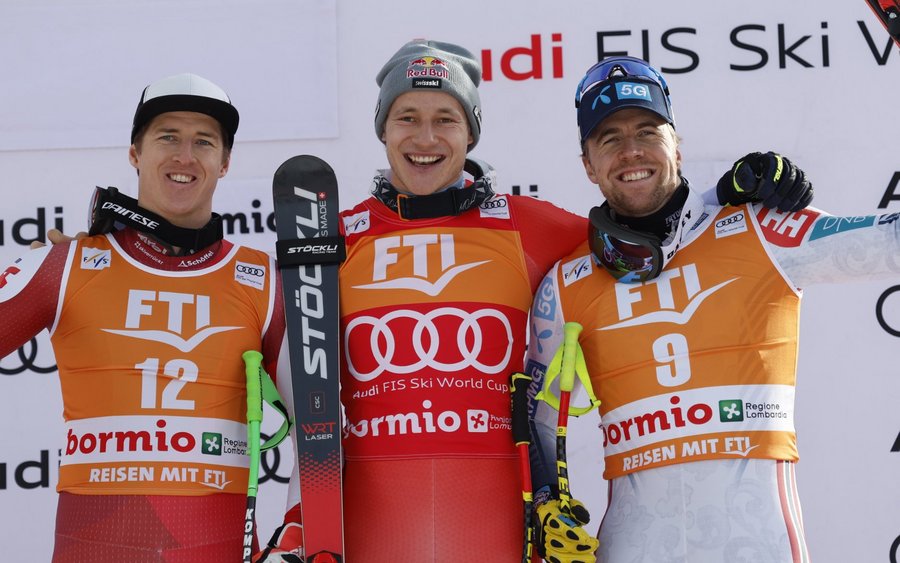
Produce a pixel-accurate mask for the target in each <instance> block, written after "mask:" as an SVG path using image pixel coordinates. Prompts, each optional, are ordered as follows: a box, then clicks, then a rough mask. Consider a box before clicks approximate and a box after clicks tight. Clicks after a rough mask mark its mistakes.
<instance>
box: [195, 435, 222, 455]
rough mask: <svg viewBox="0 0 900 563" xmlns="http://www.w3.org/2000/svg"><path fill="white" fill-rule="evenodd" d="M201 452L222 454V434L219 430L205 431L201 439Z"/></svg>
mask: <svg viewBox="0 0 900 563" xmlns="http://www.w3.org/2000/svg"><path fill="white" fill-rule="evenodd" d="M200 452H201V453H204V454H206V455H222V435H221V434H219V433H217V432H204V433H203V437H202V438H201V440H200Z"/></svg>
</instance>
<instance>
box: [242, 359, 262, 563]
mask: <svg viewBox="0 0 900 563" xmlns="http://www.w3.org/2000/svg"><path fill="white" fill-rule="evenodd" d="M242 357H243V359H244V369H245V373H246V375H247V453H248V454H249V455H250V475H249V477H248V479H247V511H246V512H245V513H244V544H243V546H242V547H243V551H242V556H243V563H251V560H252V559H251V558H252V557H253V537H254V535H255V534H256V491H257V488H258V487H259V450H260V446H259V424H260V422H261V421H262V417H263V410H262V357H263V356H262V354H260V353H259V352H257V351H256V350H248V351H246V352H244V353H243V355H242Z"/></svg>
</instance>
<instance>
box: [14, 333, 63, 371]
mask: <svg viewBox="0 0 900 563" xmlns="http://www.w3.org/2000/svg"><path fill="white" fill-rule="evenodd" d="M37 355H38V344H37V338H32V339H31V340H29V341H28V343H27V344H25V345H24V346H22V347H21V348H19V349H18V350H17V351H16V353H14V354H10V355H9V356H7V357H6V358H5V360H6V361H4V362H0V374H2V375H17V374H20V373H23V372H26V371H31V372H34V373H53V372H55V371H56V365H55V364H53V365H50V366H48V367H43V366H39V365H37V364H35V360H36V359H37ZM0 359H2V358H0ZM4 365H6V366H9V365H14V366H16V367H4Z"/></svg>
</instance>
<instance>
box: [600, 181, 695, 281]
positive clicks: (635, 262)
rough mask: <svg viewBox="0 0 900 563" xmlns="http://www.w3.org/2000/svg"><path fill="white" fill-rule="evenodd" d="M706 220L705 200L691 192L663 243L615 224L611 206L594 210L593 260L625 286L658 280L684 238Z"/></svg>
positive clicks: (642, 232) (651, 236)
mask: <svg viewBox="0 0 900 563" xmlns="http://www.w3.org/2000/svg"><path fill="white" fill-rule="evenodd" d="M703 217H705V213H704V211H703V200H702V198H700V196H698V195H696V194H694V193H693V192H690V193H689V194H688V199H687V201H686V202H685V204H684V207H683V208H682V209H681V216H680V217H679V218H678V220H677V222H676V225H675V228H674V229H673V231H672V232H671V233H670V234H669V236H668V237H666V239H665V240H662V239H660V237H658V236H656V235H655V234H653V233H648V232H644V231H638V230H635V229H632V228H630V227H628V226H626V225H622V224H621V223H618V222H616V220H615V218H613V211H612V208H610V206H609V203H608V202H603V204H602V205H600V206H599V207H594V208H593V209H591V212H590V214H589V215H588V218H589V219H590V225H589V226H588V243H589V245H590V248H591V254H593V256H594V260H595V261H596V262H597V263H598V264H599V265H601V266H603V268H605V269H606V271H607V272H609V273H610V275H612V277H614V278H616V280H618V281H620V282H624V283H639V282H644V281H649V280H652V279H654V278H655V277H657V276H658V275H659V274H660V272H662V271H663V269H665V267H666V265H667V264H668V263H669V261H671V260H672V258H673V257H674V256H675V252H676V251H677V250H678V249H679V248H680V247H681V244H682V242H683V240H684V237H685V235H686V233H687V232H688V231H690V230H691V228H692V227H693V226H694V225H696V224H697V223H699V222H700V220H701V219H702V218H703Z"/></svg>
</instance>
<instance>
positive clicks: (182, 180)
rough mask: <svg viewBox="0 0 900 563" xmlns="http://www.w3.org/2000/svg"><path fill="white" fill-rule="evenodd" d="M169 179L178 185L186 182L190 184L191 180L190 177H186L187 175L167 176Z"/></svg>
mask: <svg viewBox="0 0 900 563" xmlns="http://www.w3.org/2000/svg"><path fill="white" fill-rule="evenodd" d="M169 178H170V179H171V180H173V181H175V182H178V183H180V184H187V183H188V182H190V181H191V180H192V179H193V178H192V177H191V176H188V175H187V174H169Z"/></svg>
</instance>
